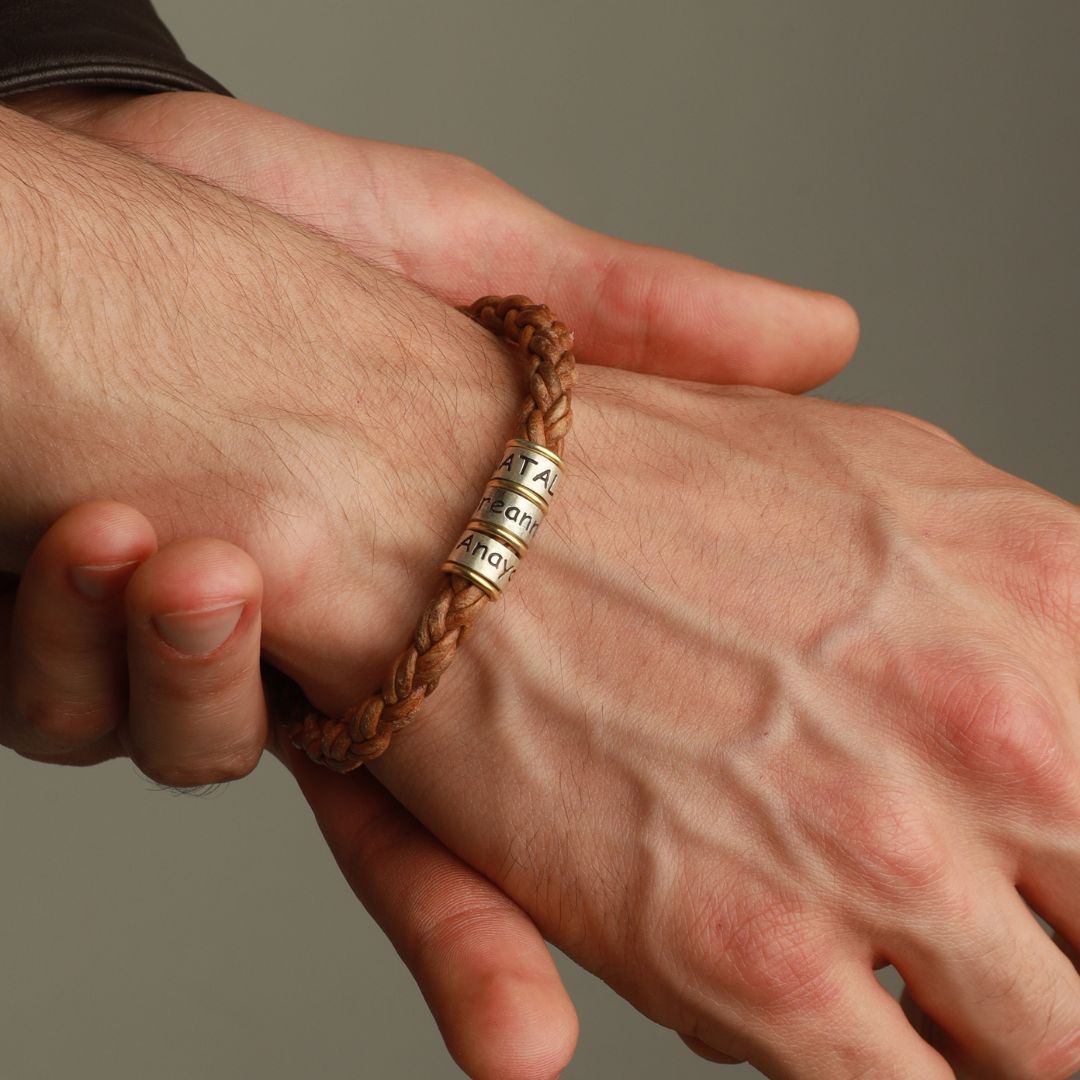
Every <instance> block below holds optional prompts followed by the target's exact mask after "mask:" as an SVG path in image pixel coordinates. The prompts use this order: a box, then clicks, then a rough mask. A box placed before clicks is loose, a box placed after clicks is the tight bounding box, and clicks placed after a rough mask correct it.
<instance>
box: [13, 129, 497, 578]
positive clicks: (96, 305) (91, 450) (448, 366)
mask: <svg viewBox="0 0 1080 1080" xmlns="http://www.w3.org/2000/svg"><path fill="white" fill-rule="evenodd" d="M0 208H2V213H0V230H2V232H3V236H2V238H0V240H2V245H0V297H2V300H0V326H2V330H3V335H2V345H0V350H2V351H0V365H2V368H0V370H2V376H3V381H4V393H3V400H2V403H0V418H2V426H0V470H2V475H0V486H2V488H3V495H2V496H0V565H2V566H3V567H4V568H8V569H17V568H18V567H19V566H20V565H21V562H22V559H23V558H24V557H25V553H26V551H27V550H28V549H29V547H30V545H31V543H32V541H33V538H34V537H35V536H36V535H38V533H39V532H40V530H41V529H42V528H43V527H44V526H45V525H46V524H47V523H48V522H49V521H51V520H52V519H53V518H55V516H56V515H57V513H58V512H60V511H61V510H63V509H64V508H65V507H66V506H68V505H70V504H71V503H72V502H75V501H77V500H79V499H82V498H85V497H89V496H97V495H110V496H115V497H119V498H123V499H127V500H128V501H131V502H133V503H134V504H135V505H137V506H139V507H140V508H142V509H143V510H144V511H145V512H147V513H148V514H149V515H150V516H151V517H152V518H153V519H154V520H155V523H156V524H158V526H159V527H160V528H161V529H162V531H163V533H164V535H165V536H170V535H176V534H177V533H178V532H180V531H186V530H188V529H196V528H205V529H209V530H210V531H214V532H217V533H219V534H222V533H224V534H226V535H230V536H232V537H233V538H236V539H239V540H245V541H246V540H247V539H249V533H250V528H249V523H250V521H251V520H252V518H253V517H254V518H263V517H265V515H267V514H270V515H274V514H282V515H285V516H286V517H288V516H289V515H295V514H296V513H297V506H296V505H294V504H295V501H296V500H297V499H303V498H308V499H311V498H313V497H314V495H315V493H316V492H317V489H318V485H319V483H320V481H321V478H325V480H324V481H323V482H325V483H326V485H327V490H326V492H325V494H326V496H327V497H328V498H332V499H336V500H337V501H338V502H342V500H343V499H349V500H353V505H344V504H343V507H342V508H343V509H344V510H345V511H346V512H347V513H349V514H351V515H353V516H358V515H360V514H361V513H362V512H363V511H364V509H365V508H366V510H367V511H369V512H371V513H372V514H374V513H376V512H382V508H380V507H375V506H373V505H372V503H371V500H370V492H371V491H373V490H374V489H375V488H376V486H377V485H380V484H381V485H382V488H383V489H384V490H385V489H387V488H388V487H392V488H394V489H395V490H397V491H401V490H404V488H405V487H406V486H407V485H408V484H409V483H411V482H413V481H416V482H418V483H419V481H420V475H419V474H420V472H421V470H422V468H423V466H422V464H421V462H420V461H419V458H418V457H417V454H416V452H415V451H414V452H413V453H412V455H410V454H409V453H407V452H406V451H407V449H408V445H407V444H408V443H409V442H410V441H414V442H415V445H416V446H417V447H419V446H421V445H423V444H424V442H425V439H427V440H430V432H431V431H432V428H433V427H434V426H435V425H442V426H443V427H447V426H448V425H449V426H450V428H451V431H450V434H449V438H450V440H451V443H453V441H455V440H457V441H459V442H463V443H464V444H465V446H466V452H467V453H468V455H469V457H472V458H475V459H476V466H475V467H476V469H479V470H480V471H481V472H482V471H483V470H484V469H485V468H486V467H487V458H488V457H490V454H489V453H485V452H484V451H480V452H477V451H476V449H475V448H476V445H477V442H478V441H482V438H483V436H480V438H479V439H478V437H477V436H476V434H475V432H477V431H480V432H483V431H485V430H490V431H491V432H492V440H493V441H497V439H498V435H499V432H500V426H499V416H500V414H501V413H503V412H505V410H506V408H507V407H508V403H509V402H512V401H514V400H516V398H517V391H516V388H515V384H514V374H515V373H514V372H512V371H511V370H510V369H509V368H508V367H507V366H506V365H505V363H504V362H502V363H501V362H500V359H499V357H498V354H497V352H496V351H495V350H493V349H489V350H488V351H485V348H484V346H483V345H482V344H481V343H482V342H483V340H484V335H483V334H482V333H481V332H479V331H477V330H475V329H473V328H471V327H470V326H469V325H468V324H467V323H466V321H465V320H464V319H459V318H458V317H457V316H456V315H455V314H454V313H452V312H449V311H448V309H446V308H445V307H443V306H442V305H440V304H438V303H436V302H434V301H432V300H431V299H430V298H428V297H426V296H424V295H422V294H420V293H419V292H417V291H416V290H414V289H412V288H411V287H409V286H407V285H406V284H405V283H403V282H401V281H398V280H396V279H392V278H390V277H388V276H387V275H386V274H385V273H383V272H381V271H377V270H374V269H372V268H370V267H368V266H367V265H366V264H364V263H362V262H361V261H360V260H357V259H355V258H354V257H353V256H350V255H348V254H346V253H345V252H344V251H343V250H342V249H340V248H339V247H337V246H336V245H335V244H333V243H331V242H329V241H328V240H326V239H325V238H323V237H320V236H317V235H314V234H313V233H311V232H309V231H307V230H305V229H303V228H301V227H300V226H297V225H295V224H294V223H291V222H288V221H286V220H284V219H282V218H279V217H277V216H276V215H273V214H271V213H269V212H268V211H265V210H263V209H262V208H260V207H258V206H255V205H252V204H250V203H246V202H244V201H242V200H240V199H238V198H236V197H235V196H232V195H230V194H228V193H226V192H223V191H220V190H218V189H216V188H213V187H211V186H209V185H206V184H203V183H200V182H198V181H196V180H193V179H191V178H188V177H185V176H182V175H179V174H176V173H172V172H168V171H166V170H163V169H160V168H157V167H155V166H153V165H150V164H148V163H146V162H144V161H142V160H140V159H136V158H134V157H132V156H130V155H127V154H124V153H122V152H120V151H117V150H115V149H113V148H111V147H107V146H104V145H101V144H98V143H95V142H91V141H89V140H85V139H83V138H80V137H78V136H75V135H72V134H70V133H66V132H61V131H58V130H56V129H53V128H51V127H47V126H46V125H44V124H41V123H38V122H36V121H33V120H30V119H28V118H26V117H23V116H19V115H17V114H15V113H13V112H11V111H9V110H6V109H0ZM465 386H471V387H472V392H466V393H462V392H461V390H462V388H463V387H465ZM451 392H455V393H456V395H457V396H456V406H455V407H457V406H460V410H461V411H460V412H457V413H455V412H453V411H448V404H447V402H448V397H447V395H448V394H449V393H451ZM481 414H486V415H484V419H480V415H481ZM313 429H316V431H314V432H313ZM469 446H471V447H472V450H471V451H470V450H468V447H469ZM391 459H396V460H395V468H396V469H397V470H398V477H397V478H396V479H395V480H394V482H393V483H388V481H387V478H386V476H385V475H381V476H379V477H375V476H374V475H372V473H373V471H377V472H381V473H382V474H385V472H386V467H385V465H384V463H386V462H388V461H390V460H391ZM342 462H346V463H348V464H347V465H346V469H347V470H349V469H355V472H353V473H352V475H351V476H349V477H347V478H346V477H342V476H341V470H342ZM365 473H367V474H368V475H365ZM301 474H302V475H301ZM365 479H366V480H367V481H368V482H367V483H364V481H365ZM469 482H470V481H469V480H462V481H460V483H461V486H462V488H465V487H467V485H468V483H469ZM473 482H475V481H473ZM453 483H454V482H453V481H451V488H450V489H449V490H450V493H451V495H452V492H453ZM425 484H428V485H430V481H425V482H424V483H419V491H420V494H419V498H420V499H425V498H427V497H428V496H429V494H432V495H433V497H434V498H435V499H436V500H437V499H439V498H440V497H444V498H445V497H447V496H446V495H444V494H442V493H441V492H440V490H439V489H438V488H437V487H435V488H432V491H431V492H430V493H429V491H428V490H427V488H426V487H425ZM343 488H344V491H343ZM445 490H446V489H445V488H444V489H443V491H445ZM445 511H446V507H445V506H444V512H445ZM438 512H439V508H438V506H435V507H433V508H432V513H438ZM450 516H451V518H452V517H453V516H454V515H453V512H452V511H451V514H450ZM448 527H449V528H451V529H452V528H453V527H455V526H454V525H453V524H451V525H449V526H448Z"/></svg>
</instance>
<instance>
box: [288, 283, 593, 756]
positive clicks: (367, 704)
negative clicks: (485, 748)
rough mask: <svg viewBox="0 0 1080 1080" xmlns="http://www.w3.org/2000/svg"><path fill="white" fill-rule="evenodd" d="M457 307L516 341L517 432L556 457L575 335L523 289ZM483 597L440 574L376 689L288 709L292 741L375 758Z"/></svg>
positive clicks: (314, 750) (312, 752)
mask: <svg viewBox="0 0 1080 1080" xmlns="http://www.w3.org/2000/svg"><path fill="white" fill-rule="evenodd" d="M460 310H461V311H463V312H464V313H465V314H466V315H468V316H469V317H470V318H472V319H475V320H476V321H477V322H478V323H480V325H481V326H483V327H485V328H486V329H488V330H490V331H491V332H492V333H493V334H496V335H498V336H500V337H503V338H504V339H505V340H506V341H508V342H509V343H510V344H511V345H513V346H515V348H516V350H517V353H518V355H519V357H520V358H521V359H522V360H524V361H525V362H526V364H527V365H528V385H529V394H528V397H526V398H525V401H524V403H523V404H522V407H521V410H520V412H519V414H518V429H517V434H518V435H519V436H520V437H521V438H524V439H528V440H530V441H531V442H534V443H539V444H540V445H541V446H545V447H547V448H548V449H549V450H552V451H553V452H554V453H556V454H558V455H559V456H560V457H561V456H562V451H563V442H564V440H565V439H566V436H567V433H568V432H569V431H570V424H571V421H572V413H571V408H570V390H571V388H572V387H573V385H574V381H575V379H576V375H577V372H576V367H575V361H574V354H573V352H572V349H573V343H574V335H573V334H572V333H571V332H570V331H569V330H568V329H567V328H566V327H565V326H564V325H563V324H562V323H561V322H559V321H558V319H556V318H555V316H554V315H552V313H551V312H550V311H549V310H548V309H547V307H545V306H544V305H543V304H533V303H532V302H531V301H530V300H529V299H528V298H527V297H524V296H505V297H498V296H484V297H481V298H480V299H479V300H477V301H475V302H474V303H473V304H470V305H469V306H468V307H466V308H461V309H460ZM488 600H489V597H488V596H487V594H486V593H485V592H484V591H483V590H482V589H480V588H478V587H477V586H476V585H473V584H471V583H470V582H468V581H466V580H465V579H464V578H462V577H459V576H458V575H457V574H452V573H444V574H443V578H442V583H441V585H440V587H439V591H438V592H437V593H436V594H435V596H434V597H432V599H431V601H430V602H429V603H428V605H427V607H426V608H425V609H424V612H423V614H422V615H421V616H420V620H419V622H418V624H417V627H416V632H415V633H414V635H413V639H412V641H411V642H410V643H409V645H408V646H407V647H406V648H405V649H403V650H402V652H401V653H400V654H399V655H398V656H397V657H396V658H395V659H394V661H393V663H392V664H391V665H390V669H389V671H388V672H387V676H386V681H385V684H384V686H383V688H382V689H381V690H380V691H378V692H377V693H374V694H372V695H371V696H370V697H367V698H365V699H364V700H363V701H361V702H360V704H359V705H357V706H356V707H355V708H353V709H350V710H349V711H348V712H346V713H345V714H344V715H343V716H341V717H340V718H338V719H336V720H335V719H332V718H331V717H329V716H326V715H324V714H323V713H321V712H319V711H318V710H316V709H314V708H312V707H311V706H310V705H309V704H307V703H306V702H305V703H304V708H303V709H302V710H301V712H302V716H299V715H297V714H296V713H293V714H292V718H290V719H287V720H286V724H287V733H288V735H289V737H290V739H291V740H292V742H293V745H294V746H297V747H299V748H300V749H302V750H305V751H306V752H307V755H308V757H310V758H311V759H312V760H313V761H317V762H319V763H321V764H323V765H326V766H327V767H328V768H331V769H333V770H335V771H336V772H349V771H350V770H351V769H355V768H357V766H359V765H362V764H363V763H364V762H365V761H370V760H371V759H372V758H376V757H378V756H379V755H380V754H381V753H382V752H383V751H384V750H385V749H386V748H387V746H389V744H390V738H391V736H392V735H393V733H394V732H395V731H398V730H400V729H401V728H403V727H404V726H405V725H406V724H407V723H408V722H409V721H410V720H411V719H412V718H413V716H415V715H416V712H417V710H418V709H419V708H420V706H421V705H422V704H423V702H424V699H425V698H426V697H428V696H429V695H430V694H431V693H432V691H433V690H434V689H435V687H436V686H438V684H439V679H440V678H441V677H442V675H443V672H445V671H446V669H447V668H448V667H449V666H450V662H451V661H452V660H453V659H454V656H455V655H456V653H457V647H458V645H459V644H460V642H461V641H462V640H463V639H464V638H465V636H466V635H467V634H468V633H469V632H470V631H471V629H472V627H473V625H474V624H475V622H476V620H477V619H478V618H479V616H480V612H481V611H482V610H483V609H484V607H485V605H486V603H487V602H488Z"/></svg>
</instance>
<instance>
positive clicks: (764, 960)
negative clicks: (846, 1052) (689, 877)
mask: <svg viewBox="0 0 1080 1080" xmlns="http://www.w3.org/2000/svg"><path fill="white" fill-rule="evenodd" d="M701 959H702V962H703V965H704V968H705V972H706V973H709V981H710V982H715V981H716V980H717V977H718V978H719V981H720V982H721V983H723V984H726V987H727V989H729V990H730V991H731V992H732V993H733V994H734V995H736V996H737V997H738V998H739V999H741V1000H749V1001H751V1002H753V1003H754V1004H756V1005H758V1006H759V1007H761V1008H762V1009H765V1010H769V1011H772V1012H786V1011H788V1010H792V1009H800V1010H811V1011H820V1010H821V1009H823V1008H825V1007H826V1006H828V1005H829V1004H830V1003H832V1002H833V1001H834V1000H835V999H836V997H837V994H838V992H839V990H838V987H837V986H836V984H835V982H834V979H833V976H832V946H831V938H830V934H829V932H828V930H827V928H826V927H824V926H823V925H822V924H820V923H817V922H816V921H815V919H814V917H813V916H811V915H810V914H809V913H808V912H807V911H806V910H805V908H804V907H803V905H802V904H801V903H799V902H798V901H797V900H794V899H791V898H787V897H784V896H780V895H775V894H774V895H769V894H767V893H755V892H753V891H750V892H744V891H741V890H740V891H738V892H732V893H730V894H729V895H728V896H727V897H726V898H725V899H724V901H723V902H722V903H721V905H720V907H719V909H716V908H713V909H712V910H711V918H710V921H709V926H708V928H707V931H706V934H705V954H704V955H703V956H702V958H701Z"/></svg>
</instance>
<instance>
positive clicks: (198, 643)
mask: <svg viewBox="0 0 1080 1080" xmlns="http://www.w3.org/2000/svg"><path fill="white" fill-rule="evenodd" d="M243 610H244V601H243V600H237V601H235V602H234V603H231V604H225V605H223V606H222V607H215V608H204V609H203V610H202V611H175V612H172V613H171V614H169V615H155V616H154V617H153V619H151V622H153V624H154V629H155V630H157V632H158V633H159V634H160V635H161V638H162V640H163V641H164V642H165V643H166V644H168V645H171V646H172V647H173V648H174V649H175V650H176V651H177V652H181V653H184V654H185V655H186V656H206V655H207V654H208V653H212V652H213V651H214V650H215V649H216V648H218V647H219V646H220V645H223V644H224V643H225V642H226V641H227V640H228V638H229V635H230V634H231V633H232V632H233V631H234V630H235V629H236V624H237V623H238V622H239V621H240V615H241V613H242V612H243Z"/></svg>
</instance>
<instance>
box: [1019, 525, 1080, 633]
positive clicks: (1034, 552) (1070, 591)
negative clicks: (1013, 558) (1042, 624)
mask: <svg viewBox="0 0 1080 1080" xmlns="http://www.w3.org/2000/svg"><path fill="white" fill-rule="evenodd" d="M1030 558H1031V561H1032V563H1033V564H1034V570H1035V573H1034V574H1033V575H1032V578H1033V580H1034V583H1035V600H1036V605H1037V610H1038V613H1039V614H1040V615H1043V616H1045V617H1047V618H1049V619H1052V620H1054V621H1055V622H1058V623H1059V624H1061V625H1064V626H1066V627H1069V628H1070V629H1074V628H1075V627H1076V626H1077V625H1080V515H1077V514H1071V515H1070V516H1068V517H1055V518H1053V519H1049V520H1043V521H1040V522H1038V523H1037V524H1036V525H1035V526H1034V527H1033V528H1032V530H1031V541H1030Z"/></svg>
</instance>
